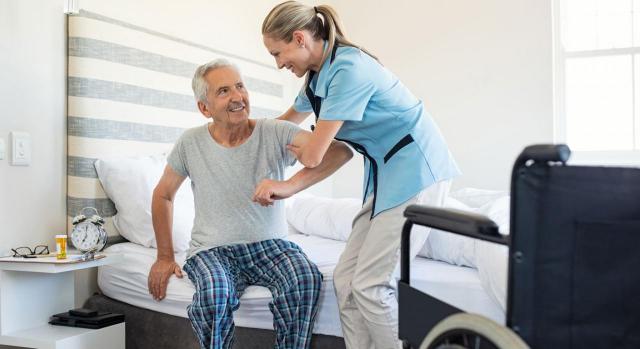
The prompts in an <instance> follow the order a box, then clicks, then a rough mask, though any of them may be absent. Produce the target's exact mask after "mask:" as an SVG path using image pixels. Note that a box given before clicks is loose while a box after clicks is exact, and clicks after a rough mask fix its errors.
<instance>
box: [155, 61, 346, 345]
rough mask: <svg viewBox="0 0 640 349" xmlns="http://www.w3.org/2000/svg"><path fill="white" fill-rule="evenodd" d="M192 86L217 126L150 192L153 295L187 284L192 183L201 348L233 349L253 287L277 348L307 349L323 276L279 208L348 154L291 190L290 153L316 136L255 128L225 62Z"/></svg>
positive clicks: (195, 140) (181, 150)
mask: <svg viewBox="0 0 640 349" xmlns="http://www.w3.org/2000/svg"><path fill="white" fill-rule="evenodd" d="M192 87H193V92H194V94H195V98H196V100H197V104H198V109H199V110H200V112H201V113H202V114H203V115H204V116H205V117H207V118H211V119H212V122H210V123H208V124H207V125H205V126H201V127H196V128H193V129H190V130H187V131H186V132H185V133H184V134H183V135H182V136H181V137H180V139H179V140H178V141H177V142H176V144H175V146H174V148H173V150H172V152H171V154H170V155H169V157H168V158H167V163H168V165H167V167H166V168H165V171H164V174H163V175H162V178H161V179H160V182H159V183H158V185H157V186H156V188H155V190H154V192H153V203H152V212H153V227H154V230H155V234H156V239H157V242H158V256H157V260H156V262H155V264H154V265H153V266H152V268H151V271H150V272H149V292H150V293H151V294H152V295H153V297H154V298H155V299H156V300H162V299H163V298H164V297H165V292H166V288H167V284H168V280H169V278H170V277H171V276H172V275H176V276H178V277H182V273H181V269H180V266H179V265H178V264H177V263H176V262H175V260H174V254H173V246H172V243H171V226H172V215H173V203H172V202H173V199H174V197H175V194H176V191H177V190H178V188H179V187H180V185H181V184H182V182H183V181H184V179H185V178H186V177H189V178H190V179H191V185H192V189H193V193H194V200H195V209H196V215H195V220H194V226H193V230H192V233H191V243H190V245H191V246H190V249H189V253H188V258H187V261H186V263H185V265H184V270H185V271H186V273H187V275H188V276H189V279H191V281H192V282H193V284H194V285H195V288H196V293H195V295H194V297H193V302H192V304H191V305H190V306H189V307H188V309H187V310H188V315H189V319H190V320H191V323H192V326H193V329H194V331H195V333H196V335H197V337H198V339H199V341H200V345H201V347H202V348H230V347H231V345H232V343H233V333H234V324H233V315H232V314H233V311H234V310H236V309H237V308H238V306H239V298H240V296H241V295H242V293H243V291H244V290H245V288H246V287H247V286H249V285H260V286H264V287H267V288H268V289H269V290H270V291H271V293H272V295H273V301H272V303H271V305H270V309H271V311H272V313H273V316H274V326H275V330H276V348H296V349H298V348H307V347H309V343H310V339H311V330H312V328H313V322H314V319H315V315H316V311H317V302H318V297H319V294H320V293H319V292H320V287H321V284H322V274H321V273H320V272H319V271H318V268H317V267H316V266H315V265H314V264H313V263H312V262H311V261H310V260H309V259H308V258H307V256H306V255H305V254H304V252H303V251H302V250H301V249H300V247H298V246H297V245H296V244H294V243H292V242H290V241H287V240H285V239H284V238H285V237H286V235H287V226H286V222H285V212H284V205H283V202H282V200H278V199H283V198H286V197H289V196H291V195H293V194H295V193H297V192H298V191H300V190H303V189H304V188H307V187H308V186H310V185H312V184H314V183H316V182H318V181H320V180H322V179H324V178H326V177H327V176H329V175H330V174H332V173H333V172H335V170H337V169H338V168H339V167H340V166H342V165H343V164H344V163H345V162H347V161H348V160H349V159H350V158H351V156H352V153H351V150H350V149H349V148H348V147H346V146H345V145H344V144H342V143H338V142H334V143H332V144H331V146H330V150H329V152H328V153H327V156H325V157H324V159H323V161H322V163H321V164H320V165H318V166H317V167H315V168H312V169H309V168H303V169H302V170H300V171H299V172H297V173H296V174H295V175H294V176H293V177H291V178H290V179H288V180H286V181H284V180H283V177H284V169H285V167H287V166H291V165H293V164H294V163H295V161H296V158H295V155H294V154H292V153H291V152H290V151H288V149H287V147H294V148H295V147H299V146H301V145H303V144H304V143H305V141H306V140H307V139H308V137H309V135H310V134H309V133H308V132H306V131H302V130H301V129H300V128H299V127H298V126H296V125H294V124H292V123H289V122H286V121H280V120H268V119H259V120H255V119H250V118H249V114H250V104H249V95H248V93H247V90H246V88H245V86H244V83H243V82H242V78H241V76H240V73H239V72H238V70H237V69H236V68H235V66H233V65H232V64H230V63H229V62H227V61H225V60H217V61H213V62H210V63H208V64H205V65H202V66H200V67H199V68H198V69H197V70H196V72H195V75H194V77H193V83H192Z"/></svg>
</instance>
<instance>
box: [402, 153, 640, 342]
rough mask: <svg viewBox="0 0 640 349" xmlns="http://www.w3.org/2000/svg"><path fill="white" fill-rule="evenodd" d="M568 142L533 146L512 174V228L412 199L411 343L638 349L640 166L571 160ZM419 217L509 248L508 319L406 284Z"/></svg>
mask: <svg viewBox="0 0 640 349" xmlns="http://www.w3.org/2000/svg"><path fill="white" fill-rule="evenodd" d="M570 154H571V152H570V150H569V148H568V147H567V146H566V145H533V146H529V147H527V148H525V149H524V151H523V152H522V153H521V154H520V155H519V156H518V158H517V160H516V162H515V164H514V166H513V170H512V175H511V203H510V207H511V212H510V234H509V235H501V234H499V233H498V227H497V225H496V224H495V223H494V222H493V221H491V220H490V219H489V218H487V217H484V216H481V215H476V214H471V213H465V212H462V211H456V210H449V209H442V208H433V207H427V206H420V205H412V206H409V207H407V209H406V210H405V212H404V215H405V217H406V218H407V220H406V222H405V225H404V227H403V231H402V242H401V260H400V263H401V278H400V280H399V282H398V303H399V309H398V311H399V337H400V339H401V340H402V341H403V346H404V347H405V348H420V349H460V348H476V349H480V348H482V349H485V348H486V349H520V348H534V349H555V348H563V349H564V348H581V349H584V348H640V252H639V251H638V249H639V247H640V169H637V168H615V167H590V166H568V165H567V164H566V162H567V160H568V159H569V156H570ZM414 224H418V225H423V226H427V227H431V228H436V229H440V230H443V231H447V232H450V233H455V234H460V235H464V236H468V237H471V238H475V239H481V240H485V241H490V242H493V243H497V244H503V245H506V246H508V248H509V253H508V256H509V261H508V268H509V269H508V280H507V300H506V326H502V325H499V324H497V323H495V322H493V321H492V320H489V319H488V318H485V317H483V316H481V315H477V314H469V313H465V312H464V311H462V310H460V309H458V308H456V307H454V306H452V305H450V304H447V303H445V302H443V301H440V300H438V299H436V298H434V297H432V296H430V295H428V294H425V293H423V292H421V291H420V290H418V289H416V288H413V287H411V283H410V277H409V276H410V264H409V259H410V254H409V251H410V246H409V244H410V242H409V237H410V234H411V228H412V226H413V225H414Z"/></svg>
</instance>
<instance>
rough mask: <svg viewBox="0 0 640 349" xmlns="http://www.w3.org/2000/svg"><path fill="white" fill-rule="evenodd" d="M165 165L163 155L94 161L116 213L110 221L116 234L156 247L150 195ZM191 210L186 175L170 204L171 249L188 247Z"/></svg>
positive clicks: (191, 205)
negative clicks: (171, 212)
mask: <svg viewBox="0 0 640 349" xmlns="http://www.w3.org/2000/svg"><path fill="white" fill-rule="evenodd" d="M165 166H166V156H165V155H164V154H163V155H151V156H137V157H113V158H105V159H99V160H97V161H96V162H95V168H96V171H97V173H98V178H99V179H100V182H101V183H102V187H103V188H104V191H105V193H106V194H107V196H108V197H109V198H110V199H111V200H112V201H113V202H114V203H115V206H116V209H117V211H118V213H117V214H116V215H115V216H114V217H113V223H114V225H115V227H116V229H118V232H119V233H120V235H122V236H123V237H125V238H126V239H127V240H129V241H131V242H134V243H137V244H140V245H142V246H146V247H154V248H157V244H156V239H155V234H154V232H153V224H152V221H151V196H152V194H153V189H154V188H155V186H156V184H158V181H159V180H160V177H161V176H162V173H163V171H164V168H165ZM194 217H195V211H194V207H193V193H192V191H191V181H189V179H188V178H187V179H186V180H185V181H184V183H183V184H182V186H181V187H180V189H179V190H178V193H177V194H176V198H175V201H174V205H173V236H172V238H173V249H174V251H176V252H181V251H185V250H187V249H188V248H189V241H190V240H191V229H192V227H193V219H194Z"/></svg>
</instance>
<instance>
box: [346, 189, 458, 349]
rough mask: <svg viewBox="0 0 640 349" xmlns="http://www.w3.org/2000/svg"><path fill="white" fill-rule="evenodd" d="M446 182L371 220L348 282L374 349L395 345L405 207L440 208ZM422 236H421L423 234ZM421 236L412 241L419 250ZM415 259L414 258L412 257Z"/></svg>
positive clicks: (445, 190)
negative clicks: (397, 285)
mask: <svg viewBox="0 0 640 349" xmlns="http://www.w3.org/2000/svg"><path fill="white" fill-rule="evenodd" d="M449 187H450V182H449V181H446V182H440V183H436V184H434V185H432V186H430V187H429V188H426V189H425V190H423V192H421V193H420V194H418V195H417V196H415V197H414V198H412V199H410V200H408V201H407V202H405V203H403V204H402V205H400V206H397V207H395V208H393V209H390V210H387V211H384V212H381V213H380V214H378V215H377V216H376V217H375V218H374V219H373V220H371V224H370V228H369V231H368V232H367V233H366V238H365V239H364V241H363V243H362V246H361V248H360V251H359V254H358V262H357V265H356V268H355V274H354V276H353V281H352V293H353V300H354V301H355V304H356V305H357V307H358V310H359V311H360V313H361V314H362V317H363V319H364V321H363V323H364V324H365V325H366V327H367V329H368V331H369V335H370V337H371V340H372V342H373V344H374V346H375V348H377V349H392V348H393V349H396V348H399V347H400V342H399V341H398V303H397V298H396V279H395V276H394V271H395V270H396V268H397V266H398V260H399V255H400V236H401V232H402V226H403V225H404V222H405V218H404V215H403V212H404V210H405V209H406V207H407V206H409V205H411V204H414V203H416V202H418V201H420V203H421V204H426V205H430V206H442V205H443V203H444V200H445V198H446V196H447V195H448V192H449ZM423 235H424V234H423ZM424 238H425V236H416V237H415V238H413V239H412V242H415V243H414V245H416V248H412V251H415V253H417V251H418V250H419V246H417V245H419V242H420V241H421V242H422V243H424ZM414 255H415V254H414Z"/></svg>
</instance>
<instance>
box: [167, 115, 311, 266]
mask: <svg viewBox="0 0 640 349" xmlns="http://www.w3.org/2000/svg"><path fill="white" fill-rule="evenodd" d="M299 131H300V128H299V127H298V126H297V125H295V124H293V123H291V122H288V121H280V120H272V119H260V120H256V125H255V128H254V129H253V132H252V133H251V136H249V139H247V140H246V141H245V142H244V143H243V144H241V145H239V146H237V147H233V148H226V147H223V146H221V145H220V144H218V143H217V142H216V141H215V140H213V138H211V135H210V134H209V131H208V129H207V125H204V126H200V127H195V128H192V129H189V130H187V131H185V132H184V134H182V136H181V137H180V138H179V139H178V141H177V142H176V144H175V146H174V147H173V150H172V151H171V153H170V154H169V157H168V158H167V163H168V164H169V166H171V168H172V169H173V170H174V171H176V172H177V173H179V174H180V175H182V176H185V177H187V176H188V177H189V178H190V179H191V189H192V190H193V197H194V201H195V219H194V223H193V230H192V231H191V242H190V248H189V253H188V257H191V256H193V255H195V254H196V253H198V252H200V251H202V250H206V249H210V248H213V247H217V246H223V245H232V244H240V243H250V242H257V241H262V240H268V239H276V238H282V237H285V236H286V235H287V224H286V219H285V211H284V203H283V201H282V200H277V201H276V202H275V204H274V205H272V206H269V207H262V206H260V205H259V204H257V203H254V202H253V201H251V198H252V197H253V193H254V192H255V189H256V186H257V184H258V183H260V181H261V180H263V179H265V178H270V179H274V180H282V179H284V170H285V167H287V166H292V165H293V164H295V162H296V158H295V156H293V154H291V152H289V151H288V150H287V148H286V145H287V144H290V143H292V141H293V138H294V137H295V135H296V134H297V133H298V132H299Z"/></svg>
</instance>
